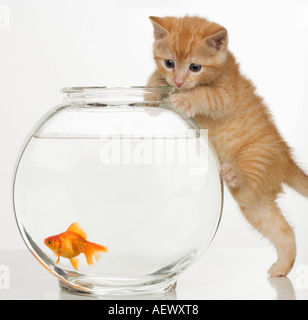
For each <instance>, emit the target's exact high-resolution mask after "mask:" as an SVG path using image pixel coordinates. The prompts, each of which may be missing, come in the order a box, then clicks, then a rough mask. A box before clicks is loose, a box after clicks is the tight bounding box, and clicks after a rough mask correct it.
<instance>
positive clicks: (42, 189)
mask: <svg viewBox="0 0 308 320" xmlns="http://www.w3.org/2000/svg"><path fill="white" fill-rule="evenodd" d="M172 140H173V141H172ZM156 143H157V145H156V147H155V148H157V146H159V145H164V147H165V149H164V150H165V152H164V153H165V154H162V153H161V152H154V153H153V152H152V151H153V141H152V140H151V139H148V140H147V139H143V140H140V139H139V140H138V139H112V144H111V141H110V140H108V139H78V138H77V139H52V138H36V137H32V138H31V140H30V142H29V143H28V146H27V148H26V149H25V151H24V153H23V156H22V158H21V161H20V163H19V166H18V170H17V174H16V178H15V187H14V205H15V211H16V215H17V220H18V223H19V227H20V229H21V230H22V233H23V234H24V237H26V238H27V237H29V235H31V238H29V239H28V242H29V243H30V246H31V247H32V251H33V253H34V254H35V255H37V256H38V260H40V261H41V262H43V264H45V266H47V268H49V269H50V270H51V271H52V272H54V273H56V274H57V275H59V274H60V276H61V272H60V273H59V270H62V271H63V275H62V276H63V277H64V278H65V279H68V281H70V282H74V281H75V280H74V279H73V278H74V277H75V278H76V279H79V280H76V281H75V283H78V281H79V284H81V286H82V287H86V284H85V283H86V281H85V282H82V281H81V280H82V279H83V278H84V279H91V278H92V279H96V280H95V281H96V282H97V283H98V284H99V285H104V283H107V284H108V281H110V283H112V282H116V281H117V280H119V281H120V280H121V281H123V279H127V281H128V283H129V281H131V282H134V281H136V282H140V281H141V282H142V279H147V281H148V280H150V281H152V280H154V279H157V277H168V275H169V274H173V275H176V274H178V273H179V272H180V271H182V270H183V269H185V268H186V267H187V266H188V265H190V264H191V263H192V262H193V261H194V260H195V259H196V258H197V257H198V256H199V255H200V254H201V253H202V252H203V251H204V249H205V248H206V247H207V246H208V244H209V243H210V241H211V239H212V237H213V235H214V233H215V231H216V228H217V225H218V222H219V217H220V205H221V198H220V197H221V185H220V178H219V174H218V170H217V164H216V161H215V159H214V158H213V155H212V154H211V153H209V154H207V152H201V153H197V155H195V158H193V159H189V160H187V139H169V140H168V141H166V140H163V139H161V140H159V139H158V140H157V141H156ZM175 146H176V147H175ZM118 147H119V148H118ZM188 148H189V147H188ZM146 150H148V152H146ZM151 150H152V151H151ZM156 151H157V150H156ZM146 154H147V156H145V155H146ZM174 154H176V156H174ZM155 155H157V158H155ZM204 155H206V157H205V158H204V159H203V161H206V166H204V163H203V164H202V166H201V167H202V168H203V169H204V168H206V169H205V170H200V167H198V161H200V158H202V156H203V157H204ZM198 157H199V158H198ZM154 158H155V159H154ZM153 159H154V160H153ZM199 164H200V162H199ZM73 222H79V224H80V225H81V227H82V228H83V229H84V230H85V232H86V233H87V236H88V240H89V241H91V242H95V243H98V244H101V245H104V246H107V247H108V250H109V251H108V252H107V253H103V254H102V256H101V258H100V260H99V261H98V262H96V263H95V265H94V266H91V267H89V266H88V265H87V263H86V259H85V257H84V255H83V254H81V255H80V256H79V257H78V259H79V269H78V272H77V273H76V272H75V270H74V269H73V267H72V265H71V264H70V261H69V260H68V259H66V258H63V257H61V259H60V263H59V264H57V265H55V262H56V259H57V257H55V256H54V254H53V252H52V251H51V250H50V249H49V248H47V247H46V246H45V244H44V239H45V238H47V237H49V236H52V235H56V234H59V233H61V232H64V231H65V230H66V229H67V228H68V227H69V225H70V224H71V223H73ZM38 252H39V254H38ZM55 267H57V268H56V269H55ZM91 286H92V287H93V283H92V284H91Z"/></svg>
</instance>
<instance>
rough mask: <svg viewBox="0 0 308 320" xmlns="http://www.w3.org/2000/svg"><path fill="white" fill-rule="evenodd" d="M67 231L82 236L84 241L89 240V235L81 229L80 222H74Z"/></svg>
mask: <svg viewBox="0 0 308 320" xmlns="http://www.w3.org/2000/svg"><path fill="white" fill-rule="evenodd" d="M67 231H70V232H75V233H77V234H78V235H80V236H81V237H83V238H84V239H87V234H86V233H85V232H84V231H83V230H82V228H81V227H80V225H79V223H78V222H74V223H72V224H71V225H70V226H69V227H68V229H67Z"/></svg>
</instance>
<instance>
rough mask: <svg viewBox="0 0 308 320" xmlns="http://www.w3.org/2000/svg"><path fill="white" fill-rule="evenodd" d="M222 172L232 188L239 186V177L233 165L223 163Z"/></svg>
mask: <svg viewBox="0 0 308 320" xmlns="http://www.w3.org/2000/svg"><path fill="white" fill-rule="evenodd" d="M221 174H222V177H223V179H224V180H225V182H226V184H227V185H228V186H229V187H231V188H238V187H239V184H240V183H239V177H238V173H237V171H236V170H235V169H234V168H233V167H232V165H230V164H227V163H224V164H222V165H221Z"/></svg>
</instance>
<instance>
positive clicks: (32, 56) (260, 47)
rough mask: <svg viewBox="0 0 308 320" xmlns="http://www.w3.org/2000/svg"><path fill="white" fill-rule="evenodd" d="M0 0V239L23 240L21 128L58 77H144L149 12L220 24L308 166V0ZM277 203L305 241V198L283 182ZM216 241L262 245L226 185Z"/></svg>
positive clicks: (51, 97)
mask: <svg viewBox="0 0 308 320" xmlns="http://www.w3.org/2000/svg"><path fill="white" fill-rule="evenodd" d="M1 5H6V6H7V7H8V8H9V12H10V25H9V29H4V28H3V25H2V28H1V21H2V22H3V15H2V16H1V14H0V146H1V148H0V150H1V151H0V249H21V248H25V245H24V243H23V241H22V239H21V237H20V235H19V232H18V229H17V226H16V222H15V218H14V213H13V207H12V180H13V172H14V167H15V164H16V160H17V156H18V153H19V151H20V148H21V146H22V144H23V142H24V139H25V137H26V136H27V135H28V133H29V131H30V130H31V128H32V127H33V125H34V124H35V122H36V121H37V120H38V119H39V118H40V117H41V116H42V115H43V114H44V113H45V112H46V111H47V110H48V109H50V108H51V107H54V106H55V105H57V104H59V103H61V100H62V96H61V93H60V92H59V89H60V88H61V87H65V86H103V85H110V86H131V85H145V84H146V82H147V79H148V77H149V75H150V74H151V72H152V71H153V70H154V62H153V58H152V40H153V39H152V25H151V23H150V21H149V20H148V16H150V15H157V16H164V15H177V16H182V15H184V14H198V15H200V16H203V17H207V18H209V19H210V20H213V21H216V22H218V23H220V24H222V25H224V26H225V27H226V28H227V29H228V31H229V44H230V45H229V46H230V49H231V51H232V52H234V54H235V56H236V57H237V59H238V60H239V62H240V64H241V70H242V72H243V73H244V74H246V75H247V76H248V77H249V78H250V79H252V80H253V82H254V83H255V84H256V86H257V88H258V92H259V93H260V94H261V95H262V96H263V97H264V99H265V101H266V103H267V104H268V105H269V107H270V110H271V112H272V114H273V117H274V120H275V122H276V124H277V125H278V128H279V130H280V132H281V133H282V135H283V137H284V138H285V139H286V141H287V142H288V143H289V144H290V146H291V147H292V148H293V150H294V155H295V157H296V159H297V160H298V161H299V163H301V164H302V167H303V168H304V169H305V170H306V171H307V169H308V143H307V141H308V128H307V120H308V90H307V89H308V3H307V1H295V0H284V1H283V0H280V1H278V0H277V1H275V0H271V1H268V0H266V1H264V0H258V1H252V0H250V1H247V0H233V1H229V0H225V1H223V0H215V1H214V0H211V1H208V0H174V1H173V0H114V1H112V0H108V1H105V0H100V1H98V0H91V1H86V0H53V1H51V0H50V1H47V0H44V1H42V0H27V1H22V0H18V1H17V0H10V1H3V0H0V9H1ZM0 12H1V10H0ZM280 203H281V206H282V207H283V211H284V213H285V214H286V216H287V219H288V220H289V221H290V223H291V224H292V225H293V226H294V228H295V232H296V236H297V242H298V245H299V246H302V247H305V246H308V237H307V227H308V200H307V199H304V198H302V197H300V196H299V195H297V194H296V193H295V192H293V191H290V190H288V191H287V193H286V194H285V195H284V196H282V198H281V199H280ZM212 246H216V247H219V246H221V247H230V248H231V247H233V248H234V247H260V246H268V242H267V241H266V240H264V239H261V237H260V236H259V235H258V234H257V233H256V232H255V231H253V230H252V229H251V227H250V226H248V224H247V223H246V221H244V218H243V217H242V216H241V214H240V212H239V210H238V208H237V205H236V203H235V202H234V200H233V199H232V198H231V196H230V195H229V193H228V192H227V191H226V196H225V205H224V213H223V218H222V222H221V225H220V228H219V230H218V234H217V236H216V238H215V240H214V242H213V244H212ZM307 255H308V254H307ZM0 264H1V257H0Z"/></svg>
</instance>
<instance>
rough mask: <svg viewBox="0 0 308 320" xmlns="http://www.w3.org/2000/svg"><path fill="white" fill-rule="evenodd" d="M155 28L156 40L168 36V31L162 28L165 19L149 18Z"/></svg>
mask: <svg viewBox="0 0 308 320" xmlns="http://www.w3.org/2000/svg"><path fill="white" fill-rule="evenodd" d="M149 19H150V20H151V22H152V24H153V27H154V39H155V40H161V39H163V38H165V37H166V36H167V35H168V33H169V32H168V31H167V30H166V29H165V28H164V27H163V26H162V23H163V19H162V18H159V17H152V16H151V17H149Z"/></svg>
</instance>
